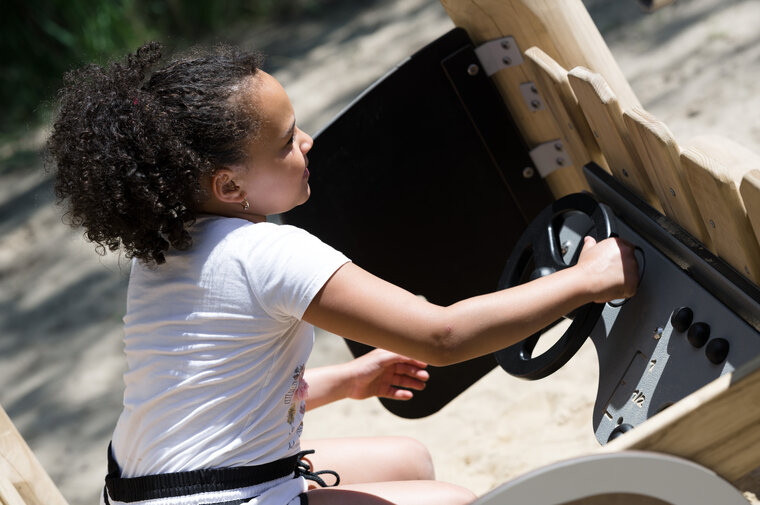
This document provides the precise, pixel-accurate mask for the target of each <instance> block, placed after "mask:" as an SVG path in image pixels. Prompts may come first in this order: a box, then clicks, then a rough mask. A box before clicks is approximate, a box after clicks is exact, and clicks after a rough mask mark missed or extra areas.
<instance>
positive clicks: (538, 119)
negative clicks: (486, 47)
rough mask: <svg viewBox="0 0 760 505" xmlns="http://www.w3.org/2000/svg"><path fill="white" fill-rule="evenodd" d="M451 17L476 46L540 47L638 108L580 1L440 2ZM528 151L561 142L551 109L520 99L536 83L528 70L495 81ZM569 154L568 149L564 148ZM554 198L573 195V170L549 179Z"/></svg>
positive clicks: (514, 70)
mask: <svg viewBox="0 0 760 505" xmlns="http://www.w3.org/2000/svg"><path fill="white" fill-rule="evenodd" d="M441 3H442V4H443V7H444V8H445V9H446V11H447V13H448V14H449V17H450V18H451V19H452V20H453V21H454V24H456V25H457V26H459V27H462V28H464V29H465V30H467V32H468V33H469V35H470V38H471V39H472V40H473V42H474V43H475V44H476V45H478V44H482V43H483V42H486V41H489V40H494V39H498V38H501V37H505V36H512V37H514V38H515V41H516V42H517V45H518V46H519V47H520V50H521V51H523V52H524V51H526V50H527V49H528V48H530V47H533V46H536V47H539V48H541V50H542V51H544V52H545V53H546V54H547V55H548V56H549V57H550V58H552V59H553V60H555V61H556V62H557V63H558V64H559V65H560V66H562V67H564V68H572V67H575V66H578V65H583V66H585V67H588V68H592V69H594V70H595V71H596V72H599V73H601V74H602V75H604V76H605V79H607V80H608V82H610V83H611V86H612V87H613V89H615V92H616V93H617V94H618V96H619V97H622V98H619V99H620V100H621V102H622V103H624V104H625V105H626V106H633V105H636V104H638V100H637V98H636V96H635V94H634V93H633V91H632V90H631V87H630V85H629V84H628V81H626V79H625V77H624V75H623V73H622V72H621V71H620V68H619V67H618V65H617V63H616V62H615V60H614V58H613V57H612V54H611V53H610V50H609V48H608V47H607V45H606V44H605V42H604V39H603V38H602V36H601V34H600V33H599V30H598V29H597V28H596V25H594V22H593V21H592V19H591V16H589V14H588V11H587V10H586V8H585V7H584V5H583V3H582V2H581V0H441ZM492 78H493V81H494V83H495V84H496V87H497V88H498V89H499V92H500V93H501V96H502V98H503V100H504V103H505V104H506V106H507V108H508V109H509V111H510V113H511V114H512V116H513V118H514V120H515V123H516V124H517V127H518V129H519V130H520V132H521V134H522V136H523V139H524V140H525V142H526V143H527V144H528V147H529V148H531V149H532V148H534V147H536V146H538V145H540V144H543V143H545V142H549V141H551V140H555V139H557V138H560V137H561V136H562V132H561V131H560V129H559V127H558V121H557V120H555V118H554V117H553V116H552V114H551V112H550V111H549V110H548V109H544V110H541V111H533V110H531V109H530V107H529V106H528V105H527V104H526V103H525V101H524V100H523V97H522V95H521V93H520V89H519V87H520V84H523V83H525V82H535V81H536V79H537V78H536V76H535V75H534V73H533V72H532V69H531V67H530V65H527V64H522V65H518V66H514V67H510V68H505V69H503V70H500V71H499V72H497V73H496V74H494V75H493V76H492ZM566 148H567V146H566ZM546 182H547V184H548V185H549V187H550V188H551V191H552V193H553V194H554V196H555V197H560V196H563V195H565V194H568V193H572V192H575V191H576V190H577V188H578V187H579V185H580V186H581V187H582V186H585V181H584V180H579V179H578V175H577V173H575V172H574V171H573V169H570V170H567V169H564V168H563V169H559V170H556V171H555V172H553V173H552V174H550V175H549V176H548V177H547V178H546Z"/></svg>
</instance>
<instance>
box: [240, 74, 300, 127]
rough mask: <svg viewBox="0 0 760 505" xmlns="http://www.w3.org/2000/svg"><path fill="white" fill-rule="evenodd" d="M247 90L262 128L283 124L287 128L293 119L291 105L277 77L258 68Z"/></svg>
mask: <svg viewBox="0 0 760 505" xmlns="http://www.w3.org/2000/svg"><path fill="white" fill-rule="evenodd" d="M249 92H250V93H251V95H252V96H251V102H252V103H253V105H254V108H255V109H256V111H257V112H258V115H259V120H260V121H261V126H262V128H266V127H267V126H269V127H270V128H279V127H282V126H284V127H285V128H286V129H287V128H288V127H289V126H290V123H291V122H292V120H293V106H292V105H291V103H290V99H289V98H288V95H287V93H286V92H285V89H284V88H283V87H282V85H280V83H279V82H277V79H275V78H274V77H272V76H271V75H269V74H267V73H266V72H263V71H261V70H260V71H258V72H256V75H255V76H254V78H253V79H252V83H251V85H250V86H249ZM282 133H284V132H281V134H282Z"/></svg>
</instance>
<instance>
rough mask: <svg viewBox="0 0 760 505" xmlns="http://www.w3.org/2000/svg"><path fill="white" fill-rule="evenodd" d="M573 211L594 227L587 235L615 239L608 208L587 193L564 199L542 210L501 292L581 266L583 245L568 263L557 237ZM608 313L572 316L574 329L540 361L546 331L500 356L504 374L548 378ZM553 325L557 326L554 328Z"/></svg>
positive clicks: (588, 309) (584, 311)
mask: <svg viewBox="0 0 760 505" xmlns="http://www.w3.org/2000/svg"><path fill="white" fill-rule="evenodd" d="M570 212H580V213H582V214H585V215H586V216H588V217H589V218H590V219H591V222H592V223H593V226H592V229H591V230H590V232H589V233H588V234H589V235H591V236H592V237H593V238H594V239H596V240H597V241H600V240H604V239H606V238H609V237H612V236H616V231H615V219H614V216H613V214H612V211H611V210H610V209H609V208H608V207H607V206H606V205H603V204H601V203H599V202H597V201H596V200H595V199H594V198H593V197H592V196H591V195H589V194H587V193H574V194H571V195H567V196H565V197H562V198H560V199H559V200H556V201H555V202H553V203H552V204H551V205H550V206H548V207H547V208H545V209H544V210H543V211H541V213H539V215H538V216H536V218H535V219H534V220H533V222H532V223H531V224H530V225H529V226H528V228H527V229H526V230H525V232H524V233H523V235H522V236H521V237H520V240H518V242H517V245H516V246H515V248H514V249H513V251H512V254H510V257H509V260H508V261H507V265H506V267H505V268H504V272H503V274H502V276H501V279H500V280H499V289H507V288H510V287H513V286H517V285H519V284H522V283H524V282H529V281H531V280H534V279H536V278H538V277H543V276H544V275H549V274H551V273H554V272H557V271H559V270H562V269H565V268H568V267H570V266H571V265H573V264H575V262H577V259H578V255H579V254H580V250H581V248H582V245H581V247H578V249H577V251H576V254H575V255H574V258H573V259H572V260H571V261H570V262H569V264H567V263H565V261H564V260H563V258H562V246H561V244H560V243H559V240H558V237H559V235H558V233H557V232H558V229H557V226H558V223H559V218H561V217H562V216H564V215H566V214H568V213H570ZM528 270H530V271H528ZM603 308H604V304H599V303H589V304H587V305H584V306H582V307H580V308H578V309H576V310H575V311H573V312H572V320H573V322H572V323H571V324H570V327H569V328H567V330H565V332H564V334H563V335H562V336H561V337H560V338H559V340H557V341H556V342H555V343H554V345H552V346H551V347H550V348H549V349H548V350H547V351H546V352H544V353H542V354H540V355H538V356H535V357H534V356H532V353H533V350H534V349H535V346H536V343H538V340H539V338H540V337H541V334H542V333H543V331H544V330H545V329H546V328H544V329H542V330H541V331H539V332H537V333H535V334H533V335H531V336H529V337H528V338H526V339H524V340H522V341H520V342H518V343H516V344H514V345H512V346H510V347H507V348H505V349H502V350H501V351H497V352H495V353H494V356H495V357H496V361H497V362H498V363H499V365H500V366H501V367H502V368H503V369H504V371H506V372H507V373H509V374H510V375H513V376H515V377H520V378H523V379H529V380H536V379H541V378H543V377H546V376H548V375H550V374H552V373H554V372H556V371H557V370H559V369H560V368H561V367H562V366H563V365H564V364H565V363H567V362H568V361H569V360H570V358H572V357H573V356H574V355H575V353H577V352H578V349H580V347H581V346H582V345H583V342H585V340H586V338H588V336H589V334H590V333H591V330H592V329H593V327H594V325H595V324H596V322H597V320H598V319H599V317H600V315H601V313H602V309H603ZM554 324H556V322H555V323H553V324H552V325H550V326H553V325H554Z"/></svg>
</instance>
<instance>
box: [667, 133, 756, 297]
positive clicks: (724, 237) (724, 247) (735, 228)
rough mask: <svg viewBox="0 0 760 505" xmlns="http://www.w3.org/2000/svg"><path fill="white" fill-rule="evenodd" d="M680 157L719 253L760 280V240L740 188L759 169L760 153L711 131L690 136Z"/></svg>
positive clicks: (743, 271)
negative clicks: (703, 134)
mask: <svg viewBox="0 0 760 505" xmlns="http://www.w3.org/2000/svg"><path fill="white" fill-rule="evenodd" d="M681 162H682V165H683V168H684V172H685V173H686V178H687V180H688V181H689V185H690V187H691V191H692V194H693V195H694V198H695V200H696V201H697V205H698V208H699V212H700V214H701V216H702V222H703V224H704V225H705V228H706V229H707V232H708V233H709V234H710V237H711V240H712V243H713V245H714V247H715V252H716V253H717V254H718V256H720V257H721V258H723V259H724V260H725V261H726V262H728V263H729V264H730V265H731V266H733V267H734V268H735V269H736V270H737V271H738V272H739V273H741V274H742V275H744V276H746V277H747V278H748V279H749V280H751V281H753V282H755V283H756V284H760V243H758V241H757V238H756V237H755V234H754V232H753V231H752V224H751V223H750V219H749V216H748V215H747V209H746V208H745V205H744V202H743V201H742V195H741V193H740V192H739V187H740V185H741V183H742V179H743V177H744V175H745V174H746V173H748V172H749V171H750V170H751V169H753V168H758V169H760V157H758V156H757V155H756V154H754V153H753V152H751V151H750V150H748V149H746V148H744V147H743V146H741V145H739V144H737V143H736V142H734V141H733V140H731V139H728V138H724V137H719V136H715V135H711V136H702V137H697V138H695V139H693V140H691V141H690V142H689V145H688V146H686V147H685V148H684V150H683V152H682V153H681Z"/></svg>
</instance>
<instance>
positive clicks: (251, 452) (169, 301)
mask: <svg viewBox="0 0 760 505" xmlns="http://www.w3.org/2000/svg"><path fill="white" fill-rule="evenodd" d="M190 233H191V235H192V238H193V245H192V247H191V248H190V250H188V251H173V252H172V253H171V254H167V256H166V263H164V264H162V265H158V266H145V265H144V264H142V263H141V262H139V261H135V262H133V264H132V273H131V276H130V280H129V289H128V294H127V313H126V316H125V317H124V323H125V338H124V341H125V352H126V356H127V363H128V371H127V372H126V373H125V375H124V382H125V386H126V389H125V392H124V410H123V412H122V414H121V416H120V418H119V421H118V423H117V425H116V429H115V431H114V435H113V451H114V456H115V458H116V461H117V462H118V464H119V466H120V468H121V470H122V476H123V477H135V476H142V475H149V474H158V473H168V472H178V471H186V470H195V469H200V468H220V467H229V466H240V465H255V464H261V463H267V462H270V461H274V460H277V459H281V458H284V457H287V456H291V455H293V454H295V453H296V452H298V450H299V435H300V433H301V430H302V424H301V419H302V417H303V413H304V401H303V400H304V398H305V390H306V388H307V386H306V384H305V382H304V381H303V371H304V365H305V363H306V359H307V358H308V356H309V353H310V352H311V348H312V345H313V339H314V330H313V327H312V326H311V325H309V324H308V323H305V322H303V321H301V317H302V316H303V313H304V311H305V310H306V308H307V307H308V306H309V304H310V303H311V301H312V299H313V298H314V296H315V295H316V294H317V292H318V291H319V290H320V289H321V288H322V286H323V285H324V283H325V282H326V281H327V280H328V279H329V278H330V277H331V276H332V275H333V273H334V272H335V271H336V270H337V269H338V268H339V267H340V266H341V265H343V264H344V263H346V262H347V261H348V259H347V258H346V257H345V256H344V255H343V254H341V253H340V252H338V251H336V250H335V249H333V248H332V247H330V246H328V245H326V244H324V243H323V242H321V241H320V240H319V239H317V238H316V237H314V236H312V235H310V234H309V233H307V232H305V231H304V230H301V229H299V228H295V227H293V226H280V225H276V224H272V223H259V224H253V223H250V222H248V221H244V220H241V219H232V218H218V217H203V218H200V219H199V220H198V221H197V222H196V223H195V224H194V225H193V226H192V228H191V229H190Z"/></svg>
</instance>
